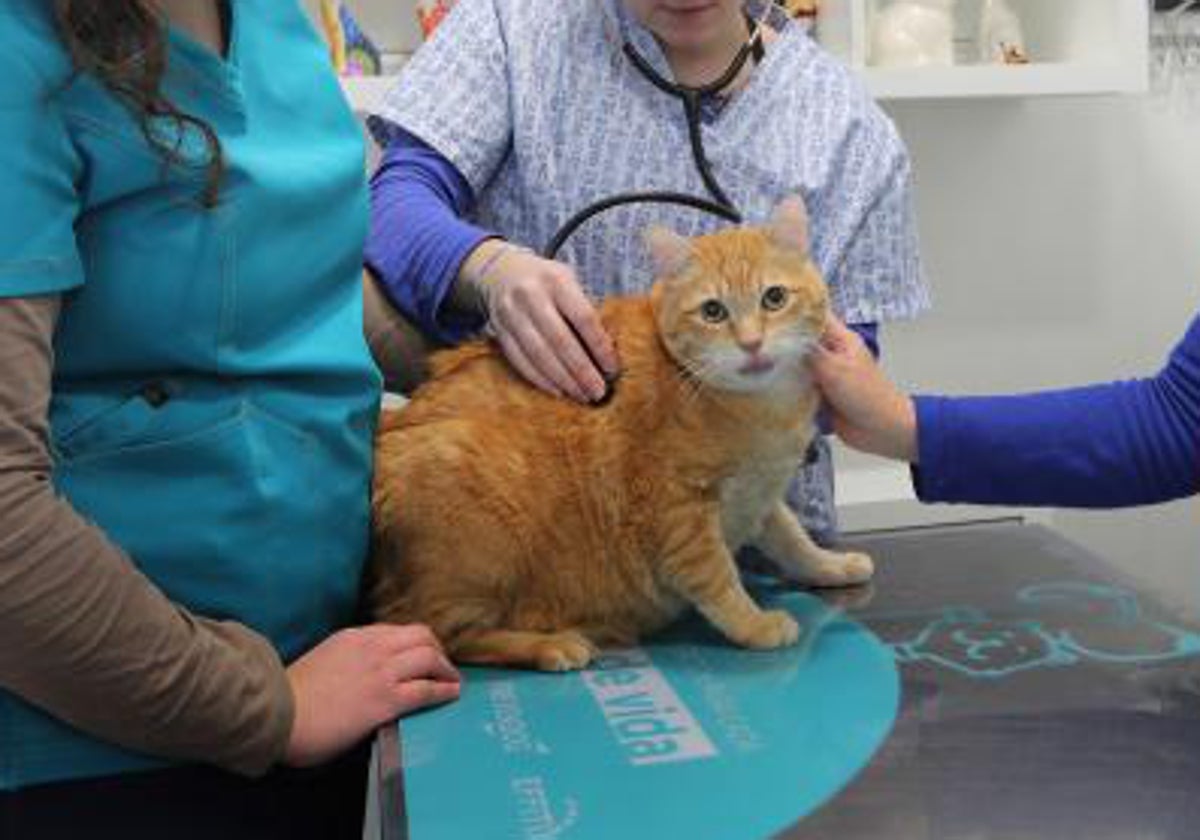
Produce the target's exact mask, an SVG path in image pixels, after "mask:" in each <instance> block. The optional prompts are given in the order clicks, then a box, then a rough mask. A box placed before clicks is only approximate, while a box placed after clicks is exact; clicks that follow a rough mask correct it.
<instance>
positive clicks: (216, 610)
mask: <svg viewBox="0 0 1200 840" xmlns="http://www.w3.org/2000/svg"><path fill="white" fill-rule="evenodd" d="M190 408H191V406H189V405H185V404H179V405H172V404H171V403H170V402H168V403H167V404H166V405H164V406H162V407H160V408H155V407H154V406H153V404H152V401H148V400H147V399H146V398H145V396H143V395H141V394H139V395H138V396H137V397H134V398H131V399H129V400H127V401H126V402H124V403H122V404H121V405H120V406H119V407H117V408H115V409H113V410H111V411H109V412H107V413H105V414H104V415H103V416H102V417H99V418H97V419H96V420H95V421H93V422H91V423H88V424H86V425H85V426H84V427H83V428H81V429H80V430H78V431H76V432H75V433H74V434H72V435H69V436H68V437H66V438H65V439H64V440H63V441H62V442H61V443H60V444H59V446H58V449H59V451H60V458H59V461H58V463H57V466H56V469H55V475H54V480H55V484H56V486H57V488H58V489H59V491H60V492H61V493H63V494H64V495H66V496H68V497H69V498H70V499H71V501H72V504H73V505H74V506H75V508H76V509H77V510H78V511H79V512H80V513H81V514H83V515H84V516H86V517H88V518H89V519H92V520H94V521H96V522H97V523H99V524H100V525H101V526H102V527H103V528H104V530H105V532H106V533H107V534H108V535H109V537H110V538H111V539H112V540H113V541H114V542H116V543H117V544H118V545H120V546H121V547H122V548H123V549H124V550H125V551H126V552H128V553H129V555H130V556H131V558H132V559H133V561H134V563H135V564H136V565H137V566H138V567H139V569H141V570H142V571H143V572H144V573H145V574H146V575H148V576H149V577H150V578H151V579H152V580H154V581H155V583H156V584H157V585H158V586H159V587H160V588H161V589H162V590H163V591H164V592H165V593H166V595H167V597H169V598H171V599H172V600H174V601H177V602H179V603H180V604H182V605H183V606H186V607H187V608H188V609H191V610H193V611H195V612H197V613H199V614H201V615H205V616H208V617H210V618H216V619H231V618H236V619H237V620H239V621H241V622H243V623H245V624H247V625H249V626H251V627H253V628H254V629H256V630H258V631H259V632H261V633H264V634H266V635H268V636H270V637H271V638H273V639H275V640H276V641H277V643H278V644H279V645H280V647H281V650H282V652H283V653H284V655H285V656H290V655H296V654H298V653H300V652H302V651H303V650H305V649H307V648H308V647H309V646H311V644H313V643H314V642H315V641H316V639H315V638H314V633H317V632H319V628H321V627H322V626H328V625H326V624H325V622H323V621H316V622H314V621H313V617H314V615H316V616H321V617H322V618H324V619H326V620H327V621H328V622H329V624H330V625H335V626H336V624H337V623H339V621H341V620H344V619H345V616H343V615H341V614H340V613H341V612H343V611H344V607H345V604H346V603H347V602H348V601H350V602H352V601H353V597H354V592H355V591H356V589H357V586H358V576H359V575H358V572H359V559H360V558H358V557H356V556H333V555H331V554H326V556H310V555H317V554H322V553H323V552H322V549H321V548H320V547H321V546H324V545H328V536H329V535H328V533H326V531H327V530H328V529H332V528H337V527H338V523H337V522H335V521H333V517H331V515H330V513H331V511H330V509H329V505H328V499H326V498H325V497H324V495H322V493H321V491H320V490H319V488H317V486H316V482H315V479H316V476H315V473H314V469H313V464H314V458H315V456H316V454H317V453H316V447H317V443H316V441H315V439H314V438H313V437H312V436H311V435H309V434H308V433H306V432H305V431H303V430H301V429H298V428H296V427H295V426H293V425H292V424H290V423H288V422H286V421H285V420H283V419H281V418H279V417H277V416H275V415H274V414H272V413H269V412H267V411H265V410H264V409H262V408H260V407H259V406H257V405H255V403H254V402H253V401H252V398H249V397H241V398H238V399H237V400H236V401H231V402H227V403H225V404H224V405H222V406H220V407H219V408H218V409H217V410H215V411H214V410H213V408H212V407H209V406H204V409H205V410H206V411H208V412H209V416H207V417H204V418H203V421H202V422H195V421H196V418H195V417H191V418H187V419H188V420H190V421H191V422H185V421H180V420H179V419H177V418H168V415H169V414H171V413H173V412H187V411H188V410H189V409H190ZM172 427H173V428H174V430H176V432H177V433H176V434H174V435H173V436H167V435H164V434H163V430H164V429H167V428H172ZM248 511H258V513H257V514H256V515H249V514H248ZM349 527H354V524H352V523H351V524H349ZM338 565H341V566H344V569H343V570H342V573H341V574H336V569H337V566H338ZM331 572H334V573H335V574H334V581H335V582H334V585H333V586H330V573H331ZM297 605H301V606H302V607H303V608H301V609H297ZM294 616H307V620H304V621H298V620H296V619H295V618H293V617H294Z"/></svg>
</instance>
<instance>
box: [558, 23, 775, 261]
mask: <svg viewBox="0 0 1200 840" xmlns="http://www.w3.org/2000/svg"><path fill="white" fill-rule="evenodd" d="M761 37H762V29H761V26H760V25H755V27H754V29H753V31H752V32H751V33H750V37H749V38H748V39H747V40H746V43H745V44H743V45H742V47H741V49H739V50H738V52H737V55H735V56H734V57H733V60H732V61H731V62H730V63H729V66H728V67H727V68H726V69H725V72H723V73H722V74H721V75H720V76H719V77H718V78H717V79H715V80H714V81H712V82H709V83H708V84H706V85H701V86H699V87H691V86H689V85H681V84H677V83H675V82H671V81H668V80H667V79H665V78H663V76H662V74H661V73H659V72H658V71H657V70H656V69H654V66H653V65H652V64H650V62H648V61H646V59H645V57H643V56H642V54H641V53H639V52H638V51H637V50H636V49H634V46H633V44H631V43H630V42H629V41H625V42H624V44H623V46H622V48H621V49H622V52H623V53H624V54H625V56H626V57H627V58H628V59H629V61H630V63H631V64H632V65H633V66H634V67H635V68H636V69H637V71H638V72H639V73H641V75H642V76H643V77H644V78H645V79H646V80H647V81H649V82H650V83H651V84H652V85H654V86H655V87H656V88H658V89H659V90H660V91H662V92H663V93H665V94H667V95H669V96H673V97H675V98H676V99H678V100H680V102H682V103H683V113H684V118H685V120H686V121H687V129H688V143H689V145H690V146H691V149H692V160H693V161H694V162H695V164H696V171H697V172H698V173H699V175H700V179H701V180H702V181H703V182H704V187H705V189H706V190H708V193H709V195H711V196H712V200H711V201H710V200H708V199H705V198H700V197H698V196H693V195H687V194H686V193H679V192H670V191H652V192H629V193H619V194H617V195H613V196H609V197H608V198H605V199H601V200H600V201H597V202H595V203H594V204H589V205H588V206H587V207H585V208H583V209H582V210H580V211H579V212H578V213H576V214H575V215H574V216H572V217H571V218H569V219H568V220H567V221H566V222H564V223H563V225H562V226H561V227H560V228H559V229H558V230H557V231H556V232H555V234H554V236H552V237H551V238H550V241H549V242H547V243H546V246H545V248H543V249H542V256H544V257H545V258H546V259H551V260H552V259H554V258H555V257H556V256H557V255H558V252H559V250H561V248H562V246H563V245H564V244H565V243H566V241H567V240H568V239H569V238H570V237H571V235H572V234H574V233H575V231H576V230H578V229H579V227H580V226H581V225H583V223H584V222H586V221H587V220H588V219H591V218H592V217H593V216H596V215H598V214H599V213H603V212H604V211H606V210H610V209H612V208H613V207H618V206H620V205H623V204H675V205H682V206H686V207H693V208H695V209H697V210H701V211H703V212H705V213H711V214H712V215H714V216H719V217H720V218H722V219H725V220H726V221H728V222H731V223H733V224H741V222H742V214H741V213H740V212H738V209H737V208H736V207H735V206H734V204H733V202H732V201H730V200H729V197H728V196H727V195H726V194H725V191H724V190H723V189H721V185H720V184H719V183H718V182H717V178H716V176H715V175H714V174H713V172H712V166H711V165H710V164H709V162H708V156H707V155H706V154H705V153H704V137H703V133H702V129H701V113H700V111H701V102H702V100H703V98H704V97H705V96H711V95H713V94H716V93H719V92H720V91H722V90H724V89H725V88H726V87H728V86H729V85H730V83H732V82H733V80H734V79H736V78H737V75H738V73H740V72H742V68H743V67H745V66H746V62H747V61H748V60H749V59H750V56H751V55H753V54H754V53H755V51H756V50H757V49H758V48H759V46H760V43H761V41H760V39H761Z"/></svg>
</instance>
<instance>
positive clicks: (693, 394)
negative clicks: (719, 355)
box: [679, 359, 716, 409]
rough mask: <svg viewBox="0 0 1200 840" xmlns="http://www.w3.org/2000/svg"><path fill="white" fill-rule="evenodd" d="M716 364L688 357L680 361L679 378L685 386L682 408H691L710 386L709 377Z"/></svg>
mask: <svg viewBox="0 0 1200 840" xmlns="http://www.w3.org/2000/svg"><path fill="white" fill-rule="evenodd" d="M715 367H716V366H715V365H714V364H713V363H711V362H708V361H706V360H704V359H686V360H681V361H680V363H679V380H680V382H682V383H683V385H684V388H685V395H684V398H683V399H682V400H681V401H680V404H679V407H680V408H681V409H686V408H690V407H691V406H692V405H694V404H695V403H696V402H697V401H698V400H699V399H700V396H701V395H702V394H703V393H704V390H705V389H706V388H707V387H709V386H708V379H709V376H710V375H711V374H712V372H713V370H714V369H715Z"/></svg>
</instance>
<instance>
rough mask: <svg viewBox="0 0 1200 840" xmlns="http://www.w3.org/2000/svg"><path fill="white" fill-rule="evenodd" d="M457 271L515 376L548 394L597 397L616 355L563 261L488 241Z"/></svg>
mask: <svg viewBox="0 0 1200 840" xmlns="http://www.w3.org/2000/svg"><path fill="white" fill-rule="evenodd" d="M463 276H464V277H465V278H471V280H470V282H473V283H474V284H475V285H476V287H477V290H478V293H479V296H480V298H481V300H482V301H483V304H484V310H485V311H486V313H487V316H488V326H489V329H490V330H491V332H492V333H493V335H494V336H495V337H496V340H497V341H498V342H499V344H500V349H501V350H502V351H503V352H504V356H505V358H507V359H508V361H509V363H510V364H511V365H512V366H513V367H514V368H516V369H517V372H518V373H520V374H521V376H523V377H525V379H527V380H529V381H530V382H531V383H533V384H534V385H535V386H537V387H538V388H540V389H542V390H543V391H545V392H547V393H549V394H553V395H555V396H567V397H570V398H571V399H573V400H577V401H578V402H595V401H598V400H601V399H603V398H604V396H605V394H606V393H607V391H608V385H607V382H606V380H611V379H612V378H613V377H615V376H616V373H617V369H618V367H617V355H616V352H615V350H614V349H613V343H612V339H611V338H609V336H608V334H607V333H606V332H605V330H604V326H603V325H602V324H601V323H600V316H599V314H598V313H597V312H596V307H595V306H593V305H592V302H591V301H590V300H589V299H588V297H587V295H586V294H584V291H583V288H582V287H581V286H580V285H579V281H578V280H577V279H576V277H575V272H574V270H573V269H572V268H571V267H570V266H568V265H565V264H564V263H560V262H555V261H553V260H547V259H542V258H541V257H539V256H538V255H537V254H534V253H533V252H531V251H529V250H527V249H525V248H519V247H517V246H514V245H512V244H510V243H508V242H504V241H502V240H497V239H489V240H487V241H485V242H483V243H482V244H480V245H479V247H478V248H476V249H475V250H474V251H472V252H471V255H470V256H469V257H468V258H467V260H466V263H465V264H464V266H463Z"/></svg>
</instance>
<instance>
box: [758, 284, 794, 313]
mask: <svg viewBox="0 0 1200 840" xmlns="http://www.w3.org/2000/svg"><path fill="white" fill-rule="evenodd" d="M787 299H788V290H787V289H785V288H784V287H783V286H768V287H767V290H766V291H765V292H763V295H762V308H763V309H769V310H771V311H774V310H776V309H783V305H784V304H785V303H787Z"/></svg>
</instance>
